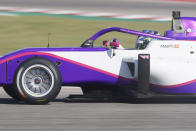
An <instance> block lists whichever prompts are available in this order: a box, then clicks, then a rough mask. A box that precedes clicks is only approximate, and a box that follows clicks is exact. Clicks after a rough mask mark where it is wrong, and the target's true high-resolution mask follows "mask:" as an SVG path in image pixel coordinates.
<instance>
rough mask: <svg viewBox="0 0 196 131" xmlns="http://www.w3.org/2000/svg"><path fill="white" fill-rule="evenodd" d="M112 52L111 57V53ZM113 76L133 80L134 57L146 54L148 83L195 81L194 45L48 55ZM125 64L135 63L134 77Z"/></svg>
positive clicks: (163, 44)
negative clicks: (148, 73)
mask: <svg viewBox="0 0 196 131" xmlns="http://www.w3.org/2000/svg"><path fill="white" fill-rule="evenodd" d="M114 52H115V56H113V53H114ZM48 53H51V54H54V55H57V56H61V57H64V58H67V59H70V60H73V61H76V62H79V63H82V64H85V65H88V66H91V67H94V68H97V69H100V70H103V71H106V72H109V73H112V74H115V75H119V76H122V77H125V78H130V79H135V80H137V59H138V54H150V83H152V84H156V85H161V86H170V85H176V84H181V83H185V82H188V81H192V80H194V79H195V78H196V55H195V53H196V42H194V41H177V40H173V41H170V40H165V41H159V40H155V41H152V42H150V43H149V45H148V46H147V48H146V49H144V50H127V49H109V50H107V51H94V52H92V51H82V52H81V51H78V52H48ZM127 62H133V63H134V64H135V71H136V72H135V75H134V76H133V75H132V74H131V73H130V71H129V68H128V65H127Z"/></svg>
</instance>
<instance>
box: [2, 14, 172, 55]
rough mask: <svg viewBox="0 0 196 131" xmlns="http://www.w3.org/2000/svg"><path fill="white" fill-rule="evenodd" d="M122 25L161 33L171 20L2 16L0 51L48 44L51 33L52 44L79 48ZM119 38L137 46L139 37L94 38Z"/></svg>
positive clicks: (129, 45)
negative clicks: (87, 41) (109, 29)
mask: <svg viewBox="0 0 196 131" xmlns="http://www.w3.org/2000/svg"><path fill="white" fill-rule="evenodd" d="M108 27H122V28H128V29H134V30H139V31H141V30H143V29H153V30H158V31H159V32H160V33H161V34H163V32H164V31H165V30H167V29H170V23H159V22H157V23H156V22H137V21H115V20H91V19H73V18H60V17H51V16H13V17H10V16H0V54H1V55H2V54H5V53H8V52H10V51H14V50H17V49H20V48H27V47H46V46H47V42H48V33H51V36H50V43H51V47H77V46H80V45H81V43H82V42H83V41H85V40H86V39H88V38H89V37H90V36H92V35H93V34H94V33H96V32H98V31H99V30H101V29H103V28H108ZM112 38H118V39H119V41H120V43H121V44H122V45H123V46H124V47H134V44H135V39H136V36H133V35H129V34H123V33H118V32H111V33H108V34H106V35H104V36H102V37H100V38H99V39H98V40H97V41H95V45H97V46H98V45H102V40H110V39H112Z"/></svg>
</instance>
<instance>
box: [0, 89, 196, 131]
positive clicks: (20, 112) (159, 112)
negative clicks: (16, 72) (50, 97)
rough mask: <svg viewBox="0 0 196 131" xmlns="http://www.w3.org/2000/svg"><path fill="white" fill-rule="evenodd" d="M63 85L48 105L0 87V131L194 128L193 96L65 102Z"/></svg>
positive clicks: (195, 103)
mask: <svg viewBox="0 0 196 131" xmlns="http://www.w3.org/2000/svg"><path fill="white" fill-rule="evenodd" d="M70 93H71V94H81V90H80V89H79V88H76V89H73V88H71V89H70V88H67V89H66V88H63V90H62V91H61V93H60V95H59V96H58V97H57V99H55V100H54V101H52V102H50V104H48V105H25V104H22V103H18V102H17V101H15V100H13V99H11V98H9V97H8V96H7V95H6V94H5V93H4V92H3V90H2V88H0V130H1V131H6V130H9V131H17V130H18V131H19V130H20V131H30V130H32V131H35V130H37V131H56V130H62V131H195V129H196V124H195V123H196V99H195V100H194V99H192V100H149V101H142V102H129V103H117V102H116V103H115V102H102V101H99V102H89V101H87V100H86V101H79V102H66V101H65V99H64V98H65V97H66V96H68V94H70Z"/></svg>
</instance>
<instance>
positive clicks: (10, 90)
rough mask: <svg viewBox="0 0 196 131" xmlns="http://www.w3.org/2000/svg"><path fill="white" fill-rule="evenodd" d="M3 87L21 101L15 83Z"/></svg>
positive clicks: (11, 95)
mask: <svg viewBox="0 0 196 131" xmlns="http://www.w3.org/2000/svg"><path fill="white" fill-rule="evenodd" d="M3 89H4V91H5V92H6V93H7V94H8V95H9V96H10V97H12V98H13V99H15V100H18V101H21V99H20V97H18V95H17V93H16V91H15V90H14V87H13V85H9V86H3Z"/></svg>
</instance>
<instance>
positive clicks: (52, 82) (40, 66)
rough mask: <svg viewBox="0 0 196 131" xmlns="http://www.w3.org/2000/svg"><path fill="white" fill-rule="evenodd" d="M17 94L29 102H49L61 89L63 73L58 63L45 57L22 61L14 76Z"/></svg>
mask: <svg viewBox="0 0 196 131" xmlns="http://www.w3.org/2000/svg"><path fill="white" fill-rule="evenodd" d="M14 89H15V91H16V94H17V96H18V97H19V98H20V99H22V100H24V101H25V102H26V103H28V104H47V103H48V102H49V101H51V100H52V99H54V98H56V96H57V95H58V93H59V92H60V89H61V75H60V72H59V70H58V68H57V67H56V65H55V64H54V63H52V62H50V61H49V60H46V59H43V58H32V59H30V60H27V61H26V62H24V63H22V64H21V66H20V67H19V69H18V71H17V72H16V74H15V78H14Z"/></svg>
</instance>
